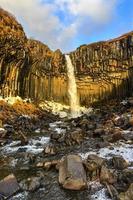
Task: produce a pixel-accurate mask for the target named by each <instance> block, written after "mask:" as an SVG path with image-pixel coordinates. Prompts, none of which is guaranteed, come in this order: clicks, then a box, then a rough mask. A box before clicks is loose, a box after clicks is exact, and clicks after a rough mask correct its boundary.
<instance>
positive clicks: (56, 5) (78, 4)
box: [0, 0, 119, 51]
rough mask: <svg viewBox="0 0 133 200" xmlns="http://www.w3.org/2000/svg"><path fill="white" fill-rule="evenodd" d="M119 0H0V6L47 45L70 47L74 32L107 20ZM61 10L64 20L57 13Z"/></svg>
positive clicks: (88, 30) (29, 33)
mask: <svg viewBox="0 0 133 200" xmlns="http://www.w3.org/2000/svg"><path fill="white" fill-rule="evenodd" d="M118 1H119V0H0V6H1V7H3V8H4V9H6V10H8V11H10V12H12V13H13V14H14V15H15V16H16V18H17V19H18V20H19V21H20V23H22V25H23V26H24V30H25V32H26V33H27V34H28V36H32V37H34V38H36V39H39V40H41V41H43V42H44V43H46V44H48V45H49V46H50V48H53V49H56V48H61V49H62V50H64V51H66V50H70V49H71V48H73V45H72V44H73V41H74V38H75V37H76V35H77V33H78V34H81V35H82V34H84V33H87V34H88V32H90V31H91V30H92V29H93V27H94V26H95V27H96V26H101V25H103V24H106V23H108V22H109V20H111V18H112V16H113V13H114V9H115V7H116V5H117V3H118ZM60 11H61V12H62V13H63V15H64V16H66V21H67V20H68V21H67V23H66V21H65V23H64V20H62V19H61V17H60V16H59V15H58V14H59V12H60ZM66 24H67V25H66ZM92 24H93V26H92ZM84 26H85V27H84Z"/></svg>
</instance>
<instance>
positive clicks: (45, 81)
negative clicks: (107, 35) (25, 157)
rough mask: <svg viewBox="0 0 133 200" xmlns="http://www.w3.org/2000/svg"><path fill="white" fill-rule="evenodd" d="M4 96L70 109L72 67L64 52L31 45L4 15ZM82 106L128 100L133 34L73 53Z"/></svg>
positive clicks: (0, 48)
mask: <svg viewBox="0 0 133 200" xmlns="http://www.w3.org/2000/svg"><path fill="white" fill-rule="evenodd" d="M0 19H1V24H0V29H1V31H0V73H1V75H0V92H1V95H2V96H4V97H6V96H9V95H11V96H16V95H20V96H21V97H28V98H29V97H30V98H32V99H34V100H44V99H46V100H52V99H54V100H55V101H58V102H64V103H68V93H67V87H68V86H67V82H68V81H67V74H66V71H67V70H66V61H65V56H64V54H62V53H61V51H60V50H56V51H55V52H53V51H52V50H50V49H49V48H48V47H47V46H46V45H45V44H43V43H41V42H39V41H36V40H32V39H27V37H26V35H25V33H24V31H23V28H22V26H21V25H20V24H19V23H18V22H17V21H16V19H15V18H14V17H13V16H12V15H11V14H9V13H8V12H6V11H4V10H3V9H0ZM70 57H71V59H72V63H73V65H74V68H75V74H76V80H77V87H78V94H79V97H80V102H81V104H84V105H89V104H90V103H93V102H96V101H99V100H100V101H101V100H105V99H110V98H114V97H117V98H119V99H120V98H123V97H125V96H126V95H129V94H131V91H132V89H133V81H132V74H133V69H132V67H133V32H130V33H128V34H125V35H123V36H121V37H119V38H117V39H113V40H109V41H105V42H97V43H93V44H90V45H83V46H80V47H79V48H77V49H76V50H75V51H73V52H71V53H70Z"/></svg>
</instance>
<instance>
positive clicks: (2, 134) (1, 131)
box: [0, 128, 7, 138]
mask: <svg viewBox="0 0 133 200" xmlns="http://www.w3.org/2000/svg"><path fill="white" fill-rule="evenodd" d="M6 134H7V131H6V130H5V129H4V128H0V138H5V136H6Z"/></svg>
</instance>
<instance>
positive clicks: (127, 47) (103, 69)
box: [70, 32, 133, 104]
mask: <svg viewBox="0 0 133 200" xmlns="http://www.w3.org/2000/svg"><path fill="white" fill-rule="evenodd" d="M70 55H71V60H72V63H73V65H74V67H75V73H76V76H77V84H78V92H79V96H80V101H81V103H83V104H89V103H92V102H95V101H99V100H102V99H109V98H114V97H115V98H116V97H117V98H123V97H125V96H126V95H129V94H131V92H132V87H133V81H132V73H133V69H132V67H133V32H130V33H128V34H125V35H123V36H121V37H119V38H116V39H113V40H109V41H105V42H98V43H93V44H90V45H83V46H81V47H79V48H78V49H76V51H74V52H72V53H71V54H70Z"/></svg>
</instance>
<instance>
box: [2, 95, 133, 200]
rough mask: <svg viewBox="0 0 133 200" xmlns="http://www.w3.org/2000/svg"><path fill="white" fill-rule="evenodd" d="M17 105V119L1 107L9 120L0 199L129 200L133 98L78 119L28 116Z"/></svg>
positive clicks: (38, 114)
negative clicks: (8, 114)
mask: <svg viewBox="0 0 133 200" xmlns="http://www.w3.org/2000/svg"><path fill="white" fill-rule="evenodd" d="M17 103H18V104H19V108H21V114H20V112H19V113H17V114H14V112H13V110H11V108H12V107H13V105H14V104H13V105H10V106H9V107H8V104H9V103H7V102H6V103H1V112H3V115H4V113H6V114H7V113H9V108H10V117H9V116H8V118H7V120H5V121H4V122H3V124H1V128H0V180H2V181H0V199H6V198H7V197H8V195H11V196H10V197H9V199H11V200H31V199H32V200H38V199H40V200H44V199H46V200H47V199H50V200H55V199H58V200H70V199H72V200H82V199H86V200H87V199H88V200H95V199H97V200H111V199H120V200H132V198H133V98H132V97H131V98H128V99H126V100H124V101H122V102H116V101H110V102H108V103H106V104H104V105H102V106H101V105H95V106H94V107H93V108H92V109H89V110H88V113H87V112H86V113H85V114H83V115H81V116H80V117H77V118H69V117H67V116H65V117H62V118H61V117H60V116H59V115H57V113H56V115H54V114H51V112H48V111H44V110H42V109H41V108H37V109H38V112H36V114H35V113H34V114H33V113H32V114H31V113H30V112H29V105H30V104H31V103H29V102H28V103H27V102H19V101H18V102H17ZM20 104H21V106H20ZM24 105H25V107H26V106H28V109H27V110H26V109H25V110H24V109H22V108H23V107H24ZM15 107H16V106H15ZM46 107H47V108H48V106H46ZM31 108H32V106H31V105H30V109H31ZM31 110H32V109H31ZM51 110H52V107H51ZM19 111H20V110H19ZM24 111H25V112H24ZM26 112H27V113H28V114H26ZM61 112H63V113H65V112H68V111H66V108H65V110H63V107H62V111H61V110H60V113H61ZM22 113H23V114H22ZM63 162H64V163H65V162H66V163H67V164H62V163H63ZM63 165H64V169H63V170H66V171H65V172H62V169H61V168H62V166H63ZM73 168H74V170H73ZM76 171H77V172H76ZM72 173H73V174H72ZM64 174H65V175H64ZM7 176H9V177H7ZM63 176H66V177H65V178H64V179H63ZM5 177H7V180H6V179H4V178H5ZM10 179H13V180H12V181H16V182H15V184H14V187H13V183H12V184H9V183H10V181H11V180H10ZM14 179H15V180H14ZM69 179H71V180H70V182H69ZM79 179H81V180H80V183H78V181H79ZM62 180H63V181H64V182H63V183H62V182H61V181H62ZM66 180H67V181H68V182H67V183H65V181H66ZM12 181H11V182H12ZM3 182H5V183H4V184H5V186H7V185H8V184H9V185H8V186H7V187H5V188H6V189H5V188H4V189H3ZM11 185H12V187H13V188H12V187H11ZM16 185H17V187H16Z"/></svg>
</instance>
